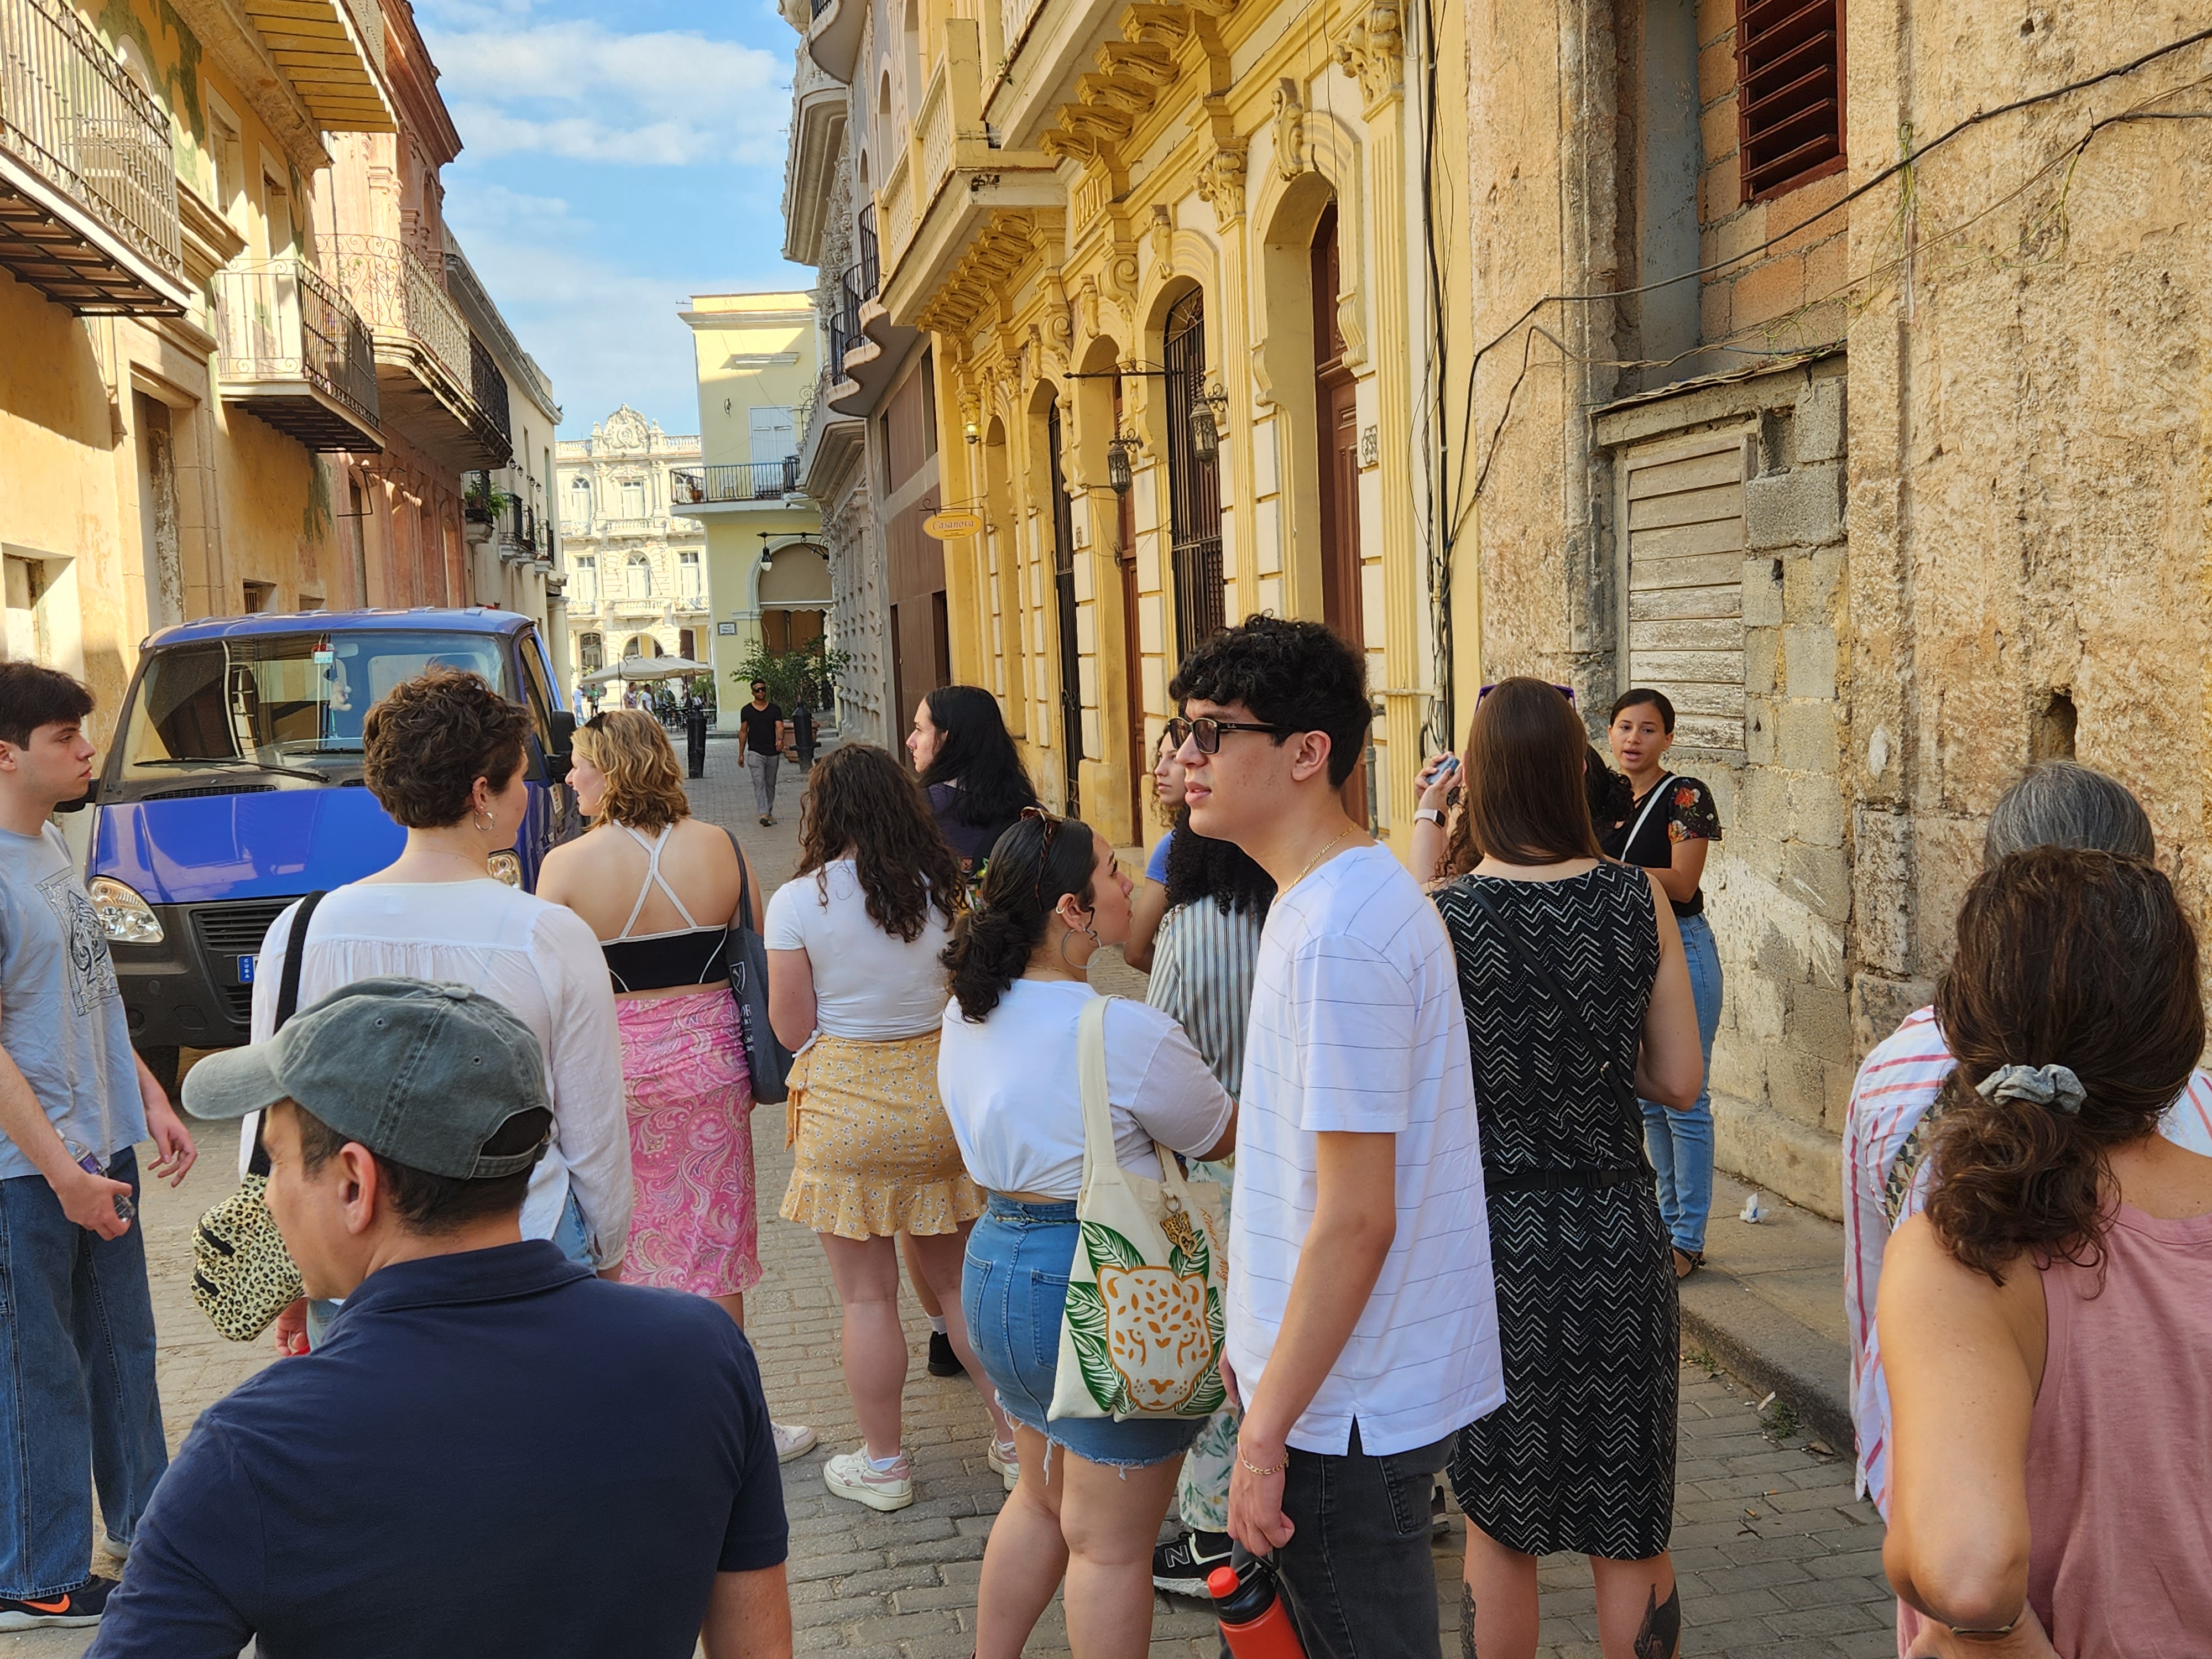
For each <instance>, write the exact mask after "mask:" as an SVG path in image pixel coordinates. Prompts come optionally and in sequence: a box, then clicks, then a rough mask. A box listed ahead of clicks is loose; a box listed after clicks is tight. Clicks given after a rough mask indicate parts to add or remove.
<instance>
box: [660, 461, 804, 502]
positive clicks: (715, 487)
mask: <svg viewBox="0 0 2212 1659" xmlns="http://www.w3.org/2000/svg"><path fill="white" fill-rule="evenodd" d="M798 489H799V457H798V456H796V455H787V456H785V457H784V458H783V459H781V460H780V461H741V462H738V463H736V464H734V465H721V466H702V467H698V468H696V469H694V470H690V471H683V470H675V471H671V472H670V473H669V475H668V493H669V501H668V505H669V507H670V508H671V510H674V511H681V510H682V509H683V508H684V507H713V506H715V505H717V504H720V503H722V502H727V501H781V500H782V499H783V498H784V497H785V496H786V495H792V494H794V493H796V491H797V490H798Z"/></svg>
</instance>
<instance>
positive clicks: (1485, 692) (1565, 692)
mask: <svg viewBox="0 0 2212 1659" xmlns="http://www.w3.org/2000/svg"><path fill="white" fill-rule="evenodd" d="M1500 684H1503V682H1502V681H1496V680H1493V681H1492V683H1491V684H1488V685H1486V686H1484V687H1483V688H1482V690H1480V691H1478V692H1476V693H1475V694H1474V700H1475V701H1476V702H1481V701H1482V700H1483V699H1484V698H1485V697H1486V696H1489V695H1490V694H1491V693H1492V692H1493V691H1495V690H1498V686H1499V685H1500ZM1552 690H1554V691H1556V692H1558V693H1559V695H1560V696H1563V697H1565V699H1566V700H1567V701H1568V702H1573V701H1574V700H1575V688H1574V687H1573V686H1571V685H1561V684H1559V682H1558V681H1557V680H1554V681H1553V682H1552Z"/></svg>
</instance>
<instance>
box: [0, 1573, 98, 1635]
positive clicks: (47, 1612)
mask: <svg viewBox="0 0 2212 1659" xmlns="http://www.w3.org/2000/svg"><path fill="white" fill-rule="evenodd" d="M114 1589H115V1581H114V1580H113V1579H112V1578H92V1579H88V1580H87V1581H86V1582H85V1583H82V1584H79V1585H78V1586H77V1587H76V1589H71V1590H64V1591H63V1592H62V1593H61V1594H60V1595H40V1596H34V1597H31V1598H28V1599H27V1600H24V1601H15V1600H13V1599H11V1598H10V1597H8V1596H4V1595H0V1630H36V1629H38V1628H40V1626H46V1625H96V1624H98V1623H99V1622H100V1614H101V1613H105V1612H106V1611H107V1598H108V1596H109V1595H111V1594H112V1593H113V1591H114Z"/></svg>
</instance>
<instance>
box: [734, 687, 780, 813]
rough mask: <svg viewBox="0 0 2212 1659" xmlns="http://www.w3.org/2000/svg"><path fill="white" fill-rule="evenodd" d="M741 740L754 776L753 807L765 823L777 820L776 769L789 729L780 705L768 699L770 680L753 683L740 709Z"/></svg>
mask: <svg viewBox="0 0 2212 1659" xmlns="http://www.w3.org/2000/svg"><path fill="white" fill-rule="evenodd" d="M738 734H739V741H740V743H741V744H743V746H744V751H745V770H746V771H747V772H748V773H750V775H751V776H752V781H753V807H754V809H755V810H756V811H758V812H759V814H760V821H761V822H762V823H775V769H776V767H777V765H778V764H779V763H781V757H782V755H783V750H784V744H785V742H786V740H787V726H786V725H785V723H784V718H783V708H782V706H781V704H778V703H773V702H769V700H768V682H767V681H766V680H755V681H754V682H753V700H752V701H751V702H749V703H747V704H745V705H744V708H740V709H738Z"/></svg>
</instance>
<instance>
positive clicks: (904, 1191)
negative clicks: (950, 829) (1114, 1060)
mask: <svg viewBox="0 0 2212 1659" xmlns="http://www.w3.org/2000/svg"><path fill="white" fill-rule="evenodd" d="M960 896H961V884H960V870H959V866H957V865H956V864H955V863H954V862H953V860H952V851H951V848H948V847H947V846H945V838H944V837H943V836H940V835H939V834H938V833H937V826H936V824H935V823H933V822H931V819H930V816H929V808H928V806H927V804H926V803H925V802H924V801H923V799H922V797H921V790H920V789H918V788H916V787H915V781H914V779H913V778H912V777H911V776H909V775H908V773H907V770H906V769H905V768H904V767H902V766H901V765H900V764H899V763H898V762H897V761H896V759H894V758H893V757H892V756H891V754H890V751H889V750H884V749H878V748H877V747H876V746H875V745H874V744H846V745H845V746H843V747H842V748H840V749H837V750H834V751H833V752H832V753H831V754H829V756H828V757H826V758H825V759H824V760H823V762H822V763H821V764H820V765H819V766H817V767H816V768H815V769H814V770H813V772H812V773H811V775H809V777H808V779H807V784H806V793H805V797H804V798H803V801H802V804H801V805H800V807H799V868H798V870H797V871H796V872H794V873H793V876H792V878H791V879H790V880H789V881H787V882H786V883H784V884H783V885H782V886H781V887H779V888H777V889H776V891H775V897H774V898H773V899H771V900H769V907H768V926H767V927H766V929H765V930H764V933H765V936H766V939H767V944H768V987H769V1019H770V1020H771V1022H772V1023H773V1024H775V1034H776V1036H778V1037H779V1038H781V1040H782V1042H783V1043H784V1044H785V1046H786V1047H787V1048H791V1049H792V1050H793V1052H795V1053H796V1054H798V1055H799V1059H798V1061H797V1063H796V1064H794V1065H793V1067H792V1072H791V1079H790V1088H791V1096H790V1105H789V1108H788V1121H789V1125H790V1135H791V1139H792V1142H793V1146H794V1148H795V1150H794V1152H793V1158H792V1170H791V1186H790V1189H789V1190H788V1191H787V1193H786V1194H784V1200H783V1216H784V1219H786V1220H787V1221H796V1222H798V1223H799V1225H801V1226H804V1227H807V1228H811V1230H812V1231H814V1232H815V1234H816V1235H817V1237H820V1239H821V1240H822V1249H823V1254H824V1255H826V1256H827V1257H828V1258H829V1272H830V1276H831V1277H832V1278H833V1279H836V1284H837V1300H838V1302H839V1303H840V1304H842V1307H843V1309H844V1317H843V1336H844V1360H845V1384H846V1387H847V1388H848V1389H850V1390H851V1391H852V1395H853V1410H854V1415H855V1416H856V1417H858V1418H859V1419H860V1434H861V1438H862V1445H861V1447H860V1449H859V1450H857V1451H851V1452H844V1453H841V1454H839V1455H837V1456H835V1457H832V1458H831V1459H829V1462H828V1463H827V1464H825V1465H824V1466H823V1472H822V1474H823V1480H824V1481H825V1482H826V1483H827V1484H828V1486H829V1490H830V1491H831V1492H835V1493H836V1495H837V1496H838V1497H840V1498H850V1499H851V1500H853V1501H854V1502H855V1503H859V1504H866V1505H867V1506H868V1507H869V1508H871V1509H876V1510H896V1509H903V1508H905V1507H906V1505H908V1504H911V1503H912V1502H914V1468H913V1463H912V1461H911V1459H910V1458H909V1457H908V1454H907V1450H906V1449H905V1447H904V1446H903V1444H902V1435H901V1428H902V1423H901V1409H900V1407H901V1394H902V1390H903V1389H904V1388H905V1386H906V1369H907V1352H906V1336H905V1333H904V1332H903V1331H902V1330H901V1329H900V1328H899V1317H898V1282H899V1252H898V1247H897V1246H896V1244H895V1243H893V1242H892V1241H893V1237H894V1236H903V1237H905V1238H906V1239H907V1240H908V1247H909V1249H911V1251H912V1258H911V1259H912V1260H913V1261H915V1262H916V1263H918V1264H919V1269H920V1274H921V1278H922V1279H923V1280H924V1282H926V1283H927V1284H928V1285H931V1286H932V1287H933V1289H934V1290H935V1291H936V1293H937V1297H938V1300H939V1304H941V1305H943V1306H944V1307H945V1308H946V1309H947V1310H948V1311H949V1313H950V1319H949V1322H948V1326H947V1330H946V1341H947V1343H948V1345H949V1346H950V1347H951V1350H952V1352H953V1354H954V1356H955V1358H956V1363H957V1364H959V1365H963V1366H965V1367H966V1368H967V1370H968V1374H969V1376H972V1377H974V1378H975V1386H976V1388H977V1389H978V1390H979V1391H980V1392H981V1395H982V1396H983V1407H984V1409H985V1411H986V1412H987V1413H989V1415H990V1418H991V1425H992V1437H991V1439H992V1445H991V1450H990V1453H989V1461H990V1464H991V1467H992V1468H994V1469H996V1470H997V1471H998V1472H999V1474H1000V1477H1001V1478H1002V1479H1003V1480H1006V1483H1007V1485H1009V1486H1012V1482H1013V1473H1014V1445H1013V1434H1012V1430H1011V1429H1010V1428H1009V1426H1008V1425H1007V1423H1006V1418H1005V1415H1004V1414H1003V1413H1001V1412H1000V1409H999V1407H998V1405H997V1403H996V1402H995V1401H994V1400H993V1399H992V1396H991V1391H990V1388H989V1385H988V1384H987V1383H985V1382H984V1381H983V1377H982V1373H981V1371H980V1370H976V1368H975V1365H974V1364H973V1363H972V1358H973V1356H972V1355H971V1354H970V1353H969V1348H968V1335H967V1332H966V1329H965V1328H964V1327H963V1324H962V1323H961V1322H960V1319H959V1316H958V1304H959V1293H960V1260H961V1253H962V1249H963V1247H964V1245H965V1244H966V1243H967V1239H968V1230H969V1226H970V1225H972V1224H973V1223H974V1221H975V1218H976V1217H977V1216H978V1215H980V1214H981V1213H982V1209H983V1195H982V1194H981V1193H980V1192H978V1191H977V1190H976V1189H975V1183H974V1182H971V1181H969V1178H968V1172H967V1170H964V1169H963V1168H962V1167H961V1162H960V1148H959V1146H958V1145H957V1143H956V1142H955V1141H954V1139H953V1138H952V1126H951V1123H950V1122H949V1121H947V1120H946V1118H945V1107H944V1104H943V1103H942V1102H940V1101H939V1098H938V1092H937V1049H938V1030H939V1026H941V1025H942V1024H944V1021H945V966H944V964H943V963H942V962H940V961H939V957H940V955H941V954H942V952H943V951H944V949H945V940H946V939H947V938H948V937H949V934H948V931H947V930H948V929H949V928H950V927H951V921H952V917H953V915H954V912H955V910H956V908H957V905H958V903H959V900H960ZM956 1374H957V1373H956Z"/></svg>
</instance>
